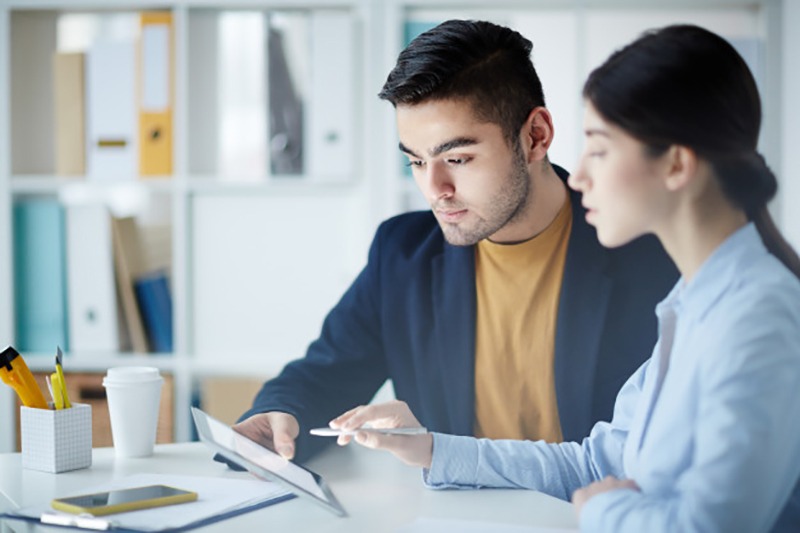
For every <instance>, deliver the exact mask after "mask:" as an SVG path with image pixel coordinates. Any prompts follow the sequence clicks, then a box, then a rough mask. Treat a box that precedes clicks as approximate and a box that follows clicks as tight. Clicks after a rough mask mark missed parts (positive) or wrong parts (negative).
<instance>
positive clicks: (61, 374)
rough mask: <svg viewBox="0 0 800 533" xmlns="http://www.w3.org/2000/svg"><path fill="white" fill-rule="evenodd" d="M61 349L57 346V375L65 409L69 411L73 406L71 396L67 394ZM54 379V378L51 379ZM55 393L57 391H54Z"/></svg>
mask: <svg viewBox="0 0 800 533" xmlns="http://www.w3.org/2000/svg"><path fill="white" fill-rule="evenodd" d="M61 358H62V355H61V347H60V346H56V373H57V374H58V382H59V383H58V384H59V388H60V389H61V393H60V394H61V397H62V398H63V403H64V409H69V408H70V407H72V404H71V403H69V394H67V382H66V381H65V380H64V369H63V368H62V367H61ZM50 379H51V380H52V379H53V378H52V377H51V378H50ZM54 392H55V391H54Z"/></svg>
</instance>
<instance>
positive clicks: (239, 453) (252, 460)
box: [192, 407, 346, 516]
mask: <svg viewBox="0 0 800 533" xmlns="http://www.w3.org/2000/svg"><path fill="white" fill-rule="evenodd" d="M192 416H193V417H194V421H195V426H196V427H197V433H198V435H199V436H200V440H202V441H203V442H205V443H206V444H207V445H209V446H210V447H211V448H213V449H214V451H216V452H219V453H220V454H222V455H223V456H225V457H226V458H228V459H230V460H231V461H233V462H235V463H238V464H240V465H241V466H243V467H245V468H246V469H247V470H248V471H250V472H251V473H253V474H256V475H258V476H260V477H264V478H266V479H269V480H270V481H274V482H276V483H278V484H281V485H283V486H285V487H286V488H287V489H289V490H291V491H292V492H293V493H295V494H297V495H298V496H301V497H308V498H310V499H313V500H314V501H316V502H317V503H321V504H322V505H323V506H324V507H326V508H327V509H328V510H330V511H332V512H334V513H335V514H338V515H340V516H344V515H345V514H346V513H345V511H344V509H343V508H342V506H341V505H340V504H339V502H338V501H337V500H336V498H335V497H334V495H333V493H332V492H331V491H330V489H328V487H327V485H326V484H325V481H324V480H323V479H322V478H321V477H320V476H319V475H318V474H315V473H314V472H311V471H310V470H308V469H306V468H304V467H302V466H299V465H296V464H295V463H292V462H291V461H288V460H286V459H284V458H283V457H281V456H280V455H278V454H277V453H275V452H273V451H272V450H269V449H267V448H265V447H264V446H261V445H260V444H258V443H256V442H254V441H252V440H250V439H248V438H247V437H245V436H244V435H241V434H240V433H237V432H236V431H234V430H233V429H231V428H230V426H228V425H226V424H224V423H222V422H220V421H219V420H216V419H215V418H212V417H211V416H209V415H207V414H206V413H204V412H203V411H201V410H200V409H197V408H196V407H192Z"/></svg>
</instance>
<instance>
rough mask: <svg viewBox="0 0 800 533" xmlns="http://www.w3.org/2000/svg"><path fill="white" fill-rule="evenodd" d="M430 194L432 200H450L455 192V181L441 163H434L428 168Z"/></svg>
mask: <svg viewBox="0 0 800 533" xmlns="http://www.w3.org/2000/svg"><path fill="white" fill-rule="evenodd" d="M425 179H426V182H427V184H428V189H429V191H428V194H429V196H430V197H431V199H432V200H438V199H440V198H449V197H451V196H453V193H454V192H455V186H454V185H453V179H452V177H451V176H450V173H449V172H448V170H447V169H446V168H445V167H444V165H442V164H441V163H439V162H432V163H430V164H429V165H428V166H427V168H426V177H425Z"/></svg>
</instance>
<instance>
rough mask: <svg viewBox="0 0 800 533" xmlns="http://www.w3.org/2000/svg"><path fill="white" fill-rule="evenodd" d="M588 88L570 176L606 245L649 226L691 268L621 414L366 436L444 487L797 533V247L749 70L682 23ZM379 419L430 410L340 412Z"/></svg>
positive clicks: (604, 511)
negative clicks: (536, 493)
mask: <svg viewBox="0 0 800 533" xmlns="http://www.w3.org/2000/svg"><path fill="white" fill-rule="evenodd" d="M584 97H585V100H586V103H587V109H586V114H585V134H586V149H585V152H584V154H583V157H582V160H581V164H580V168H579V170H578V172H577V173H575V175H573V176H572V177H571V178H570V180H569V185H570V186H571V187H572V188H574V189H577V190H579V191H580V192H582V193H583V203H584V205H585V207H586V208H587V212H586V217H587V220H588V221H589V222H590V223H591V224H593V225H594V226H595V227H596V228H597V234H598V238H599V240H600V241H601V242H602V243H603V244H604V245H606V246H619V245H622V244H624V243H626V242H628V241H630V240H632V239H634V238H636V237H638V236H640V235H643V234H646V233H654V234H655V235H656V236H658V238H659V239H660V240H661V242H662V244H663V245H664V248H665V249H666V250H667V252H668V253H669V254H670V256H671V257H672V259H673V260H674V261H675V263H676V265H677V266H678V268H679V269H680V271H681V274H682V277H681V279H680V280H679V282H678V283H677V285H676V286H675V287H674V289H673V290H672V291H671V293H670V294H669V295H668V296H667V297H666V299H665V300H664V301H663V302H661V303H660V304H659V305H658V307H657V309H656V313H657V315H658V319H659V340H658V342H657V344H656V346H655V348H654V351H653V355H652V357H651V359H650V360H649V361H648V362H646V363H645V364H644V365H643V366H642V367H641V368H640V369H639V370H638V371H637V372H636V373H635V374H634V375H633V376H632V377H631V378H630V379H629V380H628V382H627V383H626V384H625V386H624V387H623V388H622V390H621V391H620V393H619V396H618V397H617V401H616V405H615V411H614V417H613V420H612V421H611V422H610V423H606V422H600V423H598V424H597V425H596V426H595V427H594V429H593V430H592V432H591V434H590V436H589V437H587V438H586V439H584V440H583V442H581V443H575V442H569V443H563V444H547V443H545V442H543V441H540V442H521V441H491V440H485V439H484V440H477V439H474V438H471V437H458V436H450V435H440V434H433V435H431V434H428V435H423V436H413V437H412V436H388V435H377V434H375V433H369V434H368V433H366V432H360V433H358V434H357V436H356V440H357V441H358V442H360V443H361V444H364V445H366V446H369V447H372V448H383V449H387V450H389V451H391V452H392V453H394V454H395V455H397V456H398V457H400V458H401V459H403V460H405V461H406V462H408V463H410V464H413V465H418V466H422V467H424V468H426V469H427V470H426V472H425V482H426V483H427V484H428V485H429V486H431V487H436V488H445V487H460V488H473V487H518V488H530V489H536V490H541V491H543V492H546V493H549V494H552V495H554V496H558V497H561V498H564V499H567V498H570V496H571V497H572V501H573V502H574V503H575V505H576V509H577V511H578V513H579V518H580V523H581V527H582V529H584V530H587V531H631V532H643V531H647V532H653V531H721V532H728V531H790V530H791V531H800V485H798V477H799V476H800V422H798V421H800V392H798V389H800V387H799V385H800V280H798V278H800V259H798V256H797V254H796V253H795V252H794V251H793V250H792V249H791V247H789V246H788V245H787V243H786V242H785V241H784V239H783V238H782V237H781V235H780V234H779V232H778V231H777V230H776V228H775V226H774V225H773V223H772V220H771V219H770V216H769V213H768V212H767V208H766V205H767V202H768V201H769V200H770V199H771V198H772V197H773V196H774V194H775V192H776V189H777V183H776V180H775V176H774V175H773V174H772V172H771V171H770V170H769V169H768V167H767V166H766V164H765V162H764V160H763V158H762V157H761V156H760V155H759V154H758V153H757V151H756V144H757V140H758V132H759V128H760V122H761V108H760V103H759V96H758V91H757V89H756V85H755V82H754V80H753V77H752V75H751V74H750V72H749V70H748V69H747V66H746V65H745V63H744V61H743V60H742V58H741V57H740V56H739V55H738V54H737V53H736V51H735V50H734V49H733V48H732V47H731V46H730V45H729V44H728V43H727V42H726V41H725V40H723V39H722V38H720V37H719V36H717V35H715V34H713V33H711V32H709V31H707V30H704V29H701V28H698V27H694V26H671V27H667V28H664V29H661V30H658V31H653V32H649V33H646V34H644V35H643V36H642V37H640V38H639V39H638V40H636V41H635V42H633V43H632V44H630V45H628V46H627V47H625V48H623V49H622V50H620V51H618V52H616V53H615V54H614V55H612V56H611V58H609V59H608V60H607V61H606V63H605V64H603V65H602V66H600V67H599V68H598V69H596V70H595V71H594V72H593V73H592V74H591V76H590V77H589V79H588V81H587V82H586V85H585V87H584ZM366 422H370V423H371V424H373V425H375V426H387V427H398V426H417V425H419V422H417V420H416V419H415V418H414V416H413V415H412V414H411V413H410V411H409V410H408V408H407V406H405V404H403V403H402V402H392V403H389V404H383V405H375V406H368V407H358V408H356V409H354V410H352V411H350V412H348V413H345V414H344V415H342V416H340V417H339V418H337V419H335V420H333V421H332V422H331V425H332V426H333V427H339V428H345V429H352V428H357V427H360V426H361V425H363V424H364V423H366ZM339 441H340V444H346V443H347V442H348V441H349V438H348V437H340V438H339Z"/></svg>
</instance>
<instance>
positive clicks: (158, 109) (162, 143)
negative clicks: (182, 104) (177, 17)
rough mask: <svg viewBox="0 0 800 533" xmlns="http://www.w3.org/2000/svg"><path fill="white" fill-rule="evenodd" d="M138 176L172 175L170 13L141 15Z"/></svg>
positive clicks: (158, 12) (146, 13) (159, 12)
mask: <svg viewBox="0 0 800 533" xmlns="http://www.w3.org/2000/svg"><path fill="white" fill-rule="evenodd" d="M141 30H142V33H141V39H140V42H139V89H138V97H139V174H140V175H141V176H167V175H170V174H172V70H173V69H172V59H173V58H172V13H170V12H168V11H153V12H145V13H142V14H141Z"/></svg>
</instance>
